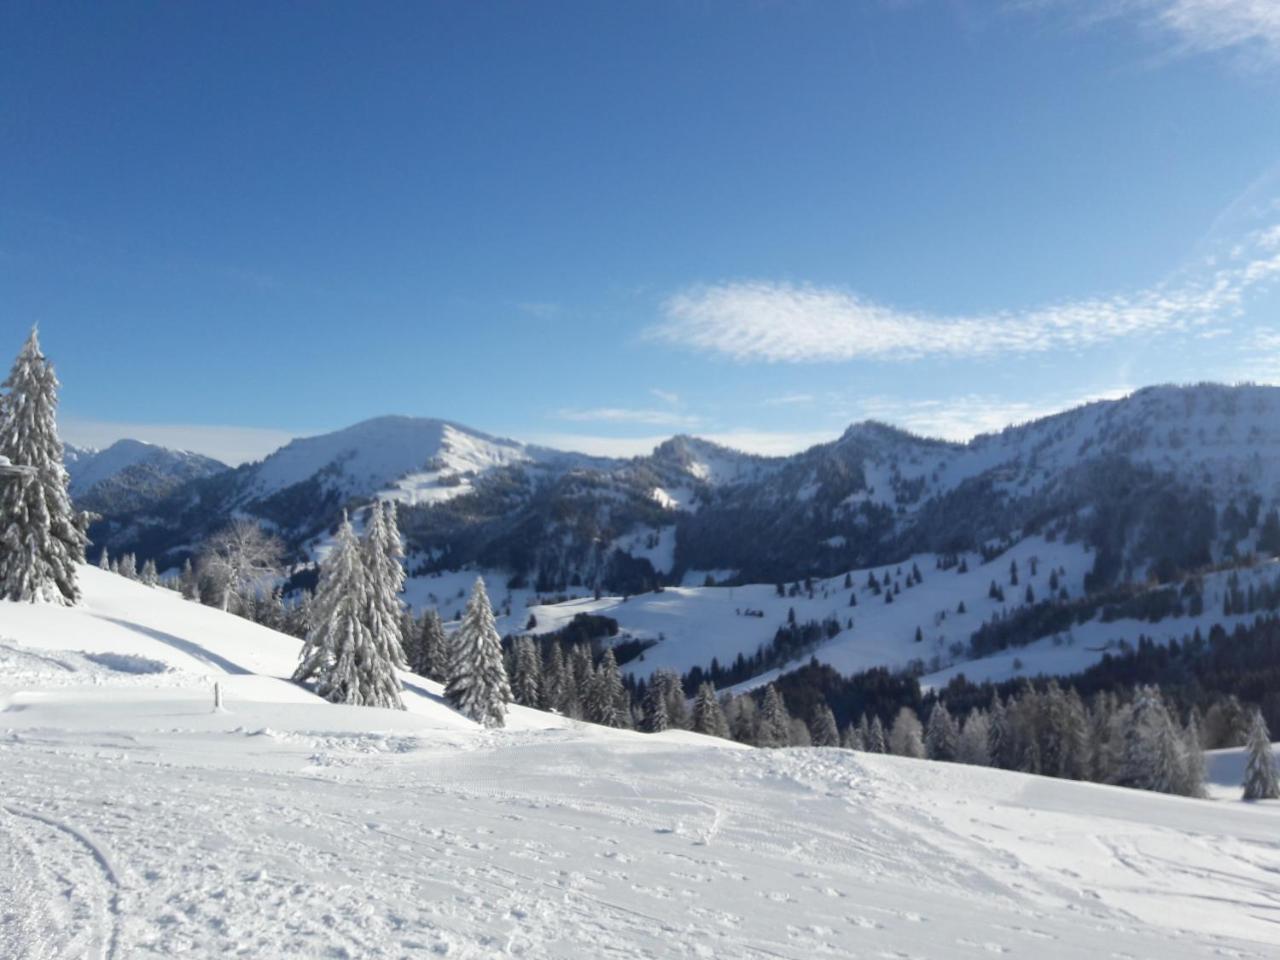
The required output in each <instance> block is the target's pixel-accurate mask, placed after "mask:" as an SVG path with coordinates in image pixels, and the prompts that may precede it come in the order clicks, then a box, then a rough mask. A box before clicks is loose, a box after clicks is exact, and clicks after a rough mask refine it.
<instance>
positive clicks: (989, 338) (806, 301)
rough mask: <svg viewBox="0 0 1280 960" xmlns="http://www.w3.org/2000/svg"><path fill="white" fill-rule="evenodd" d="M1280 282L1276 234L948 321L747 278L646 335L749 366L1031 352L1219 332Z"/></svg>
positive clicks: (712, 290) (677, 304) (673, 309)
mask: <svg viewBox="0 0 1280 960" xmlns="http://www.w3.org/2000/svg"><path fill="white" fill-rule="evenodd" d="M1277 277H1280V228H1276V227H1272V228H1269V229H1267V230H1260V231H1256V232H1254V233H1253V234H1251V235H1250V236H1249V237H1248V238H1247V240H1246V241H1244V242H1242V243H1240V244H1238V245H1237V246H1236V247H1235V248H1234V249H1232V250H1231V251H1229V253H1228V254H1227V255H1226V256H1224V257H1218V258H1216V259H1215V260H1213V261H1210V262H1206V264H1205V265H1204V266H1203V268H1202V269H1201V270H1200V271H1199V275H1198V276H1195V277H1192V276H1189V275H1187V276H1181V277H1179V278H1178V279H1177V280H1175V281H1170V282H1168V283H1165V284H1161V285H1159V286H1156V287H1154V288H1152V289H1149V290H1143V291H1139V292H1137V293H1133V294H1128V295H1119V296H1112V297H1099V298H1092V299H1084V300H1076V301H1067V302H1063V303H1057V304H1052V305H1049V306H1045V307H1039V308H1036V309H1031V310H1026V311H1014V310H1007V311H997V312H992V313H983V314H974V315H971V316H963V315H961V316H945V315H933V314H928V313H922V312H915V311H910V310H902V309H898V308H896V307H892V306H888V305H886V304H882V303H878V302H876V301H874V300H872V299H870V298H868V297H865V296H862V295H860V294H858V293H855V292H853V291H849V290H843V289H839V288H835V287H821V286H814V285H805V284H794V283H786V282H773V281H767V280H749V281H738V282H730V283H719V284H709V285H704V286H697V287H693V288H691V289H687V290H683V291H681V292H679V293H676V294H675V295H674V296H672V297H670V298H668V299H667V300H666V302H665V303H664V304H663V305H662V314H663V317H662V320H661V321H660V322H659V323H657V324H656V325H655V326H653V327H651V328H650V329H649V330H648V332H647V334H648V336H649V337H651V338H653V339H656V340H659V341H661V342H664V343H669V344H672V345H675V346H680V347H684V348H687V349H691V350H697V351H701V352H706V353H716V354H720V355H723V356H726V357H730V358H732V359H734V360H740V361H752V360H763V361H769V362H791V363H804V362H823V361H826V362H831V361H844V360H854V359H860V358H870V359H879V360H911V359H918V358H921V357H928V356H944V357H984V356H993V355H998V354H1011V353H1012V354H1019V353H1020V354H1029V353H1040V352H1045V351H1052V350H1063V349H1078V348H1084V347H1090V346H1094V345H1097V344H1100V343H1107V342H1109V341H1113V340H1118V339H1120V338H1123V337H1130V336H1135V335H1141V334H1152V333H1164V332H1170V331H1189V330H1193V329H1195V328H1199V327H1202V326H1205V325H1209V324H1213V323H1216V324H1218V325H1220V324H1221V322H1222V321H1223V320H1224V319H1225V318H1228V317H1232V316H1236V315H1238V314H1239V312H1240V310H1241V308H1242V305H1243V303H1244V300H1245V298H1246V296H1247V295H1248V294H1249V293H1250V292H1252V291H1254V290H1255V289H1256V288H1259V287H1262V286H1263V285H1265V284H1267V283H1269V282H1270V281H1272V280H1274V279H1276V278H1277Z"/></svg>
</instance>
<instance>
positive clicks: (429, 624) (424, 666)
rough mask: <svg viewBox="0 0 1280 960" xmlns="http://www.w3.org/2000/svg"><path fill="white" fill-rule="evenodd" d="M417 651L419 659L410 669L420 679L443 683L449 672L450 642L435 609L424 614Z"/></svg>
mask: <svg viewBox="0 0 1280 960" xmlns="http://www.w3.org/2000/svg"><path fill="white" fill-rule="evenodd" d="M416 649H417V654H418V658H417V660H416V661H414V662H413V663H411V664H410V665H409V666H410V669H411V670H413V672H414V673H416V674H418V676H420V677H426V678H427V679H428V680H435V681H436V682H438V683H443V682H444V681H445V679H446V673H447V670H448V659H449V657H448V653H449V641H448V638H447V637H446V636H445V633H444V624H443V623H441V622H440V614H439V613H437V612H436V610H435V608H434V607H429V608H428V609H426V610H424V611H423V612H422V621H421V623H420V625H419V627H418V643H417V648H416Z"/></svg>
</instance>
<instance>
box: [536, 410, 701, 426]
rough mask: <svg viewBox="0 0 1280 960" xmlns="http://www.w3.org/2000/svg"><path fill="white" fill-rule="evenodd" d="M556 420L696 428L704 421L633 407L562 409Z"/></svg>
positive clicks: (684, 415)
mask: <svg viewBox="0 0 1280 960" xmlns="http://www.w3.org/2000/svg"><path fill="white" fill-rule="evenodd" d="M556 419H558V420H567V421H570V422H573V423H629V424H644V425H646V426H651V427H679V428H683V429H689V428H692V427H696V426H697V425H698V424H699V423H701V422H702V420H701V419H700V418H698V417H695V416H693V415H692V414H685V413H680V412H678V411H675V410H645V409H635V408H631V407H593V408H592V409H589V410H575V409H562V410H558V411H556Z"/></svg>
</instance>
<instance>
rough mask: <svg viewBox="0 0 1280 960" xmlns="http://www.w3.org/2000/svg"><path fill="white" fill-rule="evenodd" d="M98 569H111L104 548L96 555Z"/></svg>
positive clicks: (109, 559)
mask: <svg viewBox="0 0 1280 960" xmlns="http://www.w3.org/2000/svg"><path fill="white" fill-rule="evenodd" d="M98 569H99V570H110V569H111V558H110V557H109V556H108V555H107V548H106V547H103V548H102V551H101V552H100V553H99V554H98Z"/></svg>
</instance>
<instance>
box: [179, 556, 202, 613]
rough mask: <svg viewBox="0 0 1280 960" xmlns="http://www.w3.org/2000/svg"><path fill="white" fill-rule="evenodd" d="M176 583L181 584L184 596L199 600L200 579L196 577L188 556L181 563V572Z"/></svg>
mask: <svg viewBox="0 0 1280 960" xmlns="http://www.w3.org/2000/svg"><path fill="white" fill-rule="evenodd" d="M178 583H179V584H180V585H181V588H182V595H183V596H184V597H186V598H187V599H188V600H194V601H196V602H197V603H199V602H200V581H199V579H198V578H197V577H196V571H195V568H194V567H192V566H191V558H190V557H187V559H186V560H185V561H184V562H183V564H182V573H181V574H180V575H179V577H178Z"/></svg>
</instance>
